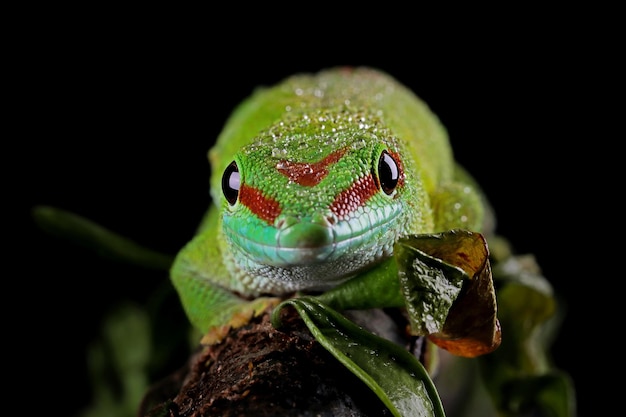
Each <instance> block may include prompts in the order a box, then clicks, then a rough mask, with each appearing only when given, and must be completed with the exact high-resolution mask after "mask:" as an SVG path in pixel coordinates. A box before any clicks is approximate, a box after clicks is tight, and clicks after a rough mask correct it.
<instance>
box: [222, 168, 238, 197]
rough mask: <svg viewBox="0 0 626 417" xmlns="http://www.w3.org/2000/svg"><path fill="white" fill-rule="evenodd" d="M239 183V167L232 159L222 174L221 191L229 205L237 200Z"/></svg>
mask: <svg viewBox="0 0 626 417" xmlns="http://www.w3.org/2000/svg"><path fill="white" fill-rule="evenodd" d="M240 185H241V182H240V177H239V168H238V167H237V163H236V162H235V161H233V162H231V163H230V164H229V165H228V166H227V167H226V169H225V170H224V175H222V192H223V193H224V197H226V200H227V201H228V204H230V205H231V206H232V205H233V204H235V203H236V202H237V196H238V195H239V186H240Z"/></svg>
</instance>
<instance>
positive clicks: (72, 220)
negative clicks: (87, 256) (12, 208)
mask: <svg viewBox="0 0 626 417" xmlns="http://www.w3.org/2000/svg"><path fill="white" fill-rule="evenodd" d="M32 215H33V218H34V220H35V222H36V223H37V224H38V225H39V227H41V228H42V229H43V230H45V231H46V232H49V233H51V234H53V235H56V236H59V237H61V238H64V239H68V240H71V241H74V242H75V243H77V244H79V245H81V246H85V247H87V248H90V249H92V250H94V251H96V252H98V253H99V254H101V255H103V256H105V257H108V258H110V259H115V260H123V261H125V262H128V263H131V264H135V265H140V266H142V267H145V268H149V269H157V270H168V269H169V267H170V265H171V264H172V261H173V259H174V258H173V257H172V256H170V255H165V254H162V253H159V252H155V251H153V250H151V249H147V248H145V247H143V246H140V245H138V244H137V243H135V242H133V241H132V240H130V239H127V238H125V237H122V236H120V235H118V234H116V233H114V232H112V231H110V230H108V229H105V228H104V227H102V226H100V225H98V224H96V223H94V222H92V221H91V220H88V219H85V218H84V217H81V216H79V215H77V214H74V213H71V212H69V211H65V210H62V209H59V208H55V207H49V206H36V207H34V208H33V210H32Z"/></svg>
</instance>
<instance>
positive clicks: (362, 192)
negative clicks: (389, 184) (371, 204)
mask: <svg viewBox="0 0 626 417" xmlns="http://www.w3.org/2000/svg"><path fill="white" fill-rule="evenodd" d="M377 192H378V185H377V184H376V181H374V177H373V176H372V175H371V174H370V175H368V176H366V177H360V178H359V179H357V180H356V181H355V182H354V183H353V184H352V185H351V186H350V188H348V189H346V190H343V191H342V192H341V193H339V195H338V196H337V197H335V201H333V202H332V204H331V205H330V210H331V211H332V212H333V213H334V214H335V215H336V216H337V217H338V218H339V219H344V218H346V217H347V216H348V215H349V214H350V213H352V212H353V211H355V210H357V209H358V208H359V207H362V206H363V205H365V203H366V202H367V200H369V199H370V198H371V197H372V196H373V195H375V194H376V193H377Z"/></svg>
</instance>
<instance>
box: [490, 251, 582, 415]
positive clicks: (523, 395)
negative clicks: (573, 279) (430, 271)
mask: <svg viewBox="0 0 626 417" xmlns="http://www.w3.org/2000/svg"><path fill="white" fill-rule="evenodd" d="M493 277H494V280H495V281H496V283H497V284H498V293H497V294H498V305H499V313H498V316H499V319H500V322H501V323H502V327H503V329H505V331H506V337H504V338H503V340H502V345H501V346H500V348H499V349H498V350H496V351H495V352H494V353H493V354H491V355H487V356H485V357H481V358H480V361H479V363H480V365H481V370H482V374H483V376H484V381H485V385H486V387H487V389H488V390H489V392H490V393H491V395H492V397H493V399H494V402H495V404H496V405H497V407H498V409H499V410H500V412H501V413H502V415H503V416H507V417H508V416H511V417H512V416H518V415H521V414H526V413H529V412H530V411H531V410H534V412H539V414H541V415H546V416H547V415H549V416H555V417H571V416H573V415H575V414H576V413H575V409H576V401H575V394H574V387H573V383H572V381H571V379H570V377H569V375H567V374H566V373H564V372H560V371H558V370H557V369H555V368H554V366H553V365H552V363H551V358H550V356H549V354H548V352H549V348H550V343H551V342H552V341H553V340H554V339H555V337H556V332H557V330H558V327H559V326H558V324H559V323H560V320H561V319H562V314H563V312H562V311H560V310H559V308H558V304H557V300H556V299H555V298H554V295H553V290H552V287H551V285H550V283H549V282H548V281H547V280H546V279H545V278H544V277H543V275H542V274H541V271H540V269H539V267H538V265H537V264H536V262H535V259H534V257H533V256H532V255H525V256H510V257H508V258H506V259H505V260H503V261H502V262H498V263H496V264H494V271H493Z"/></svg>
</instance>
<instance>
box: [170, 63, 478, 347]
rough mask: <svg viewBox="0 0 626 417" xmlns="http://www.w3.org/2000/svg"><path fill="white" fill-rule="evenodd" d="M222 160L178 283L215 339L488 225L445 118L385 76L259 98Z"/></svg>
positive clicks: (215, 157)
mask: <svg viewBox="0 0 626 417" xmlns="http://www.w3.org/2000/svg"><path fill="white" fill-rule="evenodd" d="M381 157H382V158H383V159H382V162H381ZM390 158H391V159H390ZM209 160H210V163H211V166H212V170H213V171H212V176H211V193H212V198H213V201H214V205H213V206H211V207H210V208H209V210H208V211H207V215H206V217H205V219H204V220H203V222H202V224H201V226H200V228H199V230H198V233H197V234H196V236H195V237H194V238H193V239H192V240H191V241H190V242H189V243H188V244H187V245H186V246H185V247H184V248H183V249H182V250H181V251H180V252H179V254H178V255H177V257H176V260H175V262H174V265H173V267H172V270H171V277H172V281H173V283H174V285H175V287H176V289H177V291H178V293H179V295H180V298H181V301H182V304H183V307H184V308H185V311H186V313H187V315H188V317H189V319H190V320H191V322H192V324H193V325H194V326H195V327H197V328H198V329H199V330H200V331H201V332H202V333H203V334H206V333H213V335H214V336H213V337H212V340H219V339H220V337H221V336H223V335H224V334H225V332H226V330H227V329H228V328H229V327H231V326H232V327H236V326H239V325H241V324H244V323H246V322H247V321H248V320H249V318H250V317H251V316H252V315H255V314H259V313H260V312H261V311H263V310H264V309H265V308H266V307H268V306H269V305H272V304H275V303H276V302H277V301H278V300H279V299H280V298H281V297H283V298H284V297H287V296H291V295H293V294H294V293H295V292H302V293H304V292H307V291H324V290H327V289H330V288H333V287H335V286H336V285H338V284H339V283H342V282H345V281H346V280H348V279H351V278H353V277H356V276H358V275H360V274H364V273H367V274H368V275H371V274H374V275H375V274H377V273H384V272H380V271H379V269H383V268H380V265H381V262H382V261H383V260H385V259H388V258H389V257H391V256H393V244H394V242H395V241H396V240H397V239H398V238H399V237H401V236H405V235H408V234H420V233H435V232H440V231H445V230H450V229H454V228H462V229H466V230H471V231H476V232H480V231H481V229H482V224H483V218H484V211H485V210H484V208H483V205H482V202H481V197H480V195H481V194H480V191H479V190H478V189H477V187H475V186H474V183H473V181H472V180H471V178H470V177H469V176H468V175H467V174H466V173H465V172H464V171H463V170H462V169H461V168H460V167H458V166H457V165H456V163H455V161H454V158H453V154H452V150H451V148H450V145H449V142H448V136H447V132H446V130H445V128H444V127H443V126H442V125H441V123H440V121H439V119H438V118H437V117H436V116H435V115H434V114H433V113H432V112H431V111H430V109H429V108H428V106H427V105H426V104H425V103H424V102H422V101H421V100H420V99H419V98H418V97H417V96H416V95H415V94H414V93H412V92H411V91H410V90H408V89H407V88H405V87H404V86H402V85H400V84H399V83H398V82H397V81H396V80H394V79H393V78H391V77H390V76H388V75H387V74H384V73H382V72H380V71H377V70H375V69H370V68H334V69H330V70H325V71H321V72H319V73H317V74H303V75H295V76H292V77H290V78H287V79H285V80H284V81H283V82H281V83H279V84H278V85H276V86H274V87H271V88H258V89H257V90H256V91H254V93H253V94H252V95H251V96H250V97H249V98H248V99H246V100H245V101H244V102H243V103H241V104H240V105H239V106H238V107H237V108H236V109H235V111H234V112H233V114H232V115H231V117H230V118H229V120H228V121H227V123H226V125H225V127H224V129H223V131H222V133H221V134H220V136H219V137H218V139H217V141H216V144H215V145H214V147H213V148H212V149H211V150H210V152H209ZM233 162H234V164H236V169H234V168H233V167H234V166H235V165H231V164H232V163H233ZM381 169H382V171H381ZM396 172H397V174H394V173H396ZM237 176H238V177H237ZM237 179H238V181H237ZM229 180H232V181H230V182H229ZM224 183H225V184H226V191H224ZM227 196H228V197H231V201H230V202H229V201H228V199H227ZM235 198H236V199H235ZM380 307H385V306H384V305H381V306H380Z"/></svg>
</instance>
